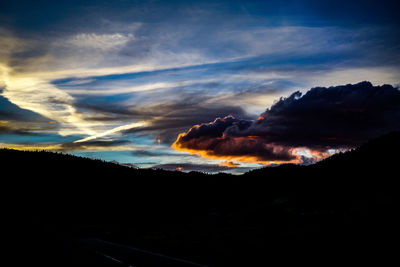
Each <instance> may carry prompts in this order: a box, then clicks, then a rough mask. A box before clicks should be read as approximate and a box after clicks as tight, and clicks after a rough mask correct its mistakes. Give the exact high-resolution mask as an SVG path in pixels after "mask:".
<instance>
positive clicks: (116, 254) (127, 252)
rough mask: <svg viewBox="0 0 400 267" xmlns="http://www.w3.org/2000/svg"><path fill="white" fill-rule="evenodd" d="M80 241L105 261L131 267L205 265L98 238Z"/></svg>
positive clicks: (196, 266)
mask: <svg viewBox="0 0 400 267" xmlns="http://www.w3.org/2000/svg"><path fill="white" fill-rule="evenodd" d="M80 243H81V244H82V245H83V246H85V247H86V248H88V249H90V250H91V251H93V252H95V253H96V254H98V255H100V256H102V257H104V258H105V259H106V260H107V261H109V262H113V263H115V264H116V265H121V266H132V267H164V266H165V267H167V266H173V267H200V266H202V267H206V266H205V265H202V264H198V263H194V262H191V261H187V260H182V259H178V258H174V257H170V256H165V255H162V254H159V253H154V252H151V251H146V250H142V249H138V248H134V247H131V246H127V245H121V244H117V243H113V242H109V241H105V240H102V239H98V238H85V239H81V240H80Z"/></svg>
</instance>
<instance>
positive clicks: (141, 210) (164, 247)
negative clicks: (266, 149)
mask: <svg viewBox="0 0 400 267" xmlns="http://www.w3.org/2000/svg"><path fill="white" fill-rule="evenodd" d="M399 153H400V133H398V132H397V133H392V134H389V135H386V136H384V137H381V138H378V139H376V140H372V141H370V142H369V143H367V144H364V145H362V146H361V147H360V148H358V149H356V150H353V151H350V152H347V153H342V154H338V155H335V156H333V157H331V158H328V159H326V160H324V161H322V162H319V163H317V164H315V165H312V166H294V165H284V166H279V167H270V168H263V169H260V170H255V171H252V172H249V173H246V174H244V175H241V176H232V175H227V174H218V175H206V174H201V173H193V172H192V173H181V172H168V171H162V170H137V169H133V168H128V167H123V166H119V165H116V164H112V163H107V162H102V161H98V160H90V159H84V158H78V157H74V156H69V155H63V154H55V153H49V152H20V151H14V150H0V162H1V168H2V172H1V184H2V187H1V188H2V204H3V205H2V207H3V208H2V243H3V246H4V245H5V247H6V249H5V251H3V252H6V253H5V256H4V257H3V259H2V260H3V261H4V262H8V261H11V262H12V263H13V264H12V265H23V264H29V265H31V266H35V265H38V266H44V265H51V266H69V265H78V264H82V265H89V264H95V265H108V264H110V265H115V266H135V267H141V266H201V265H203V266H270V265H272V266H275V265H276V264H277V263H278V264H279V265H283V264H285V263H291V264H296V265H303V264H308V265H309V264H318V265H319V266H325V265H329V264H335V265H338V264H340V265H344V264H346V265H347V264H357V265H359V264H366V263H368V264H379V265H382V264H384V263H385V262H389V261H393V260H395V261H396V262H397V261H398V259H397V254H398V252H397V245H396V244H397V242H398V238H397V233H398V228H399V224H398V220H397V216H398V213H399V206H398V205H397V198H398V194H399V193H398V191H399V188H398V185H397V183H398V181H397V180H398V179H399V166H400V161H399V159H400V157H399ZM160 254H161V255H160Z"/></svg>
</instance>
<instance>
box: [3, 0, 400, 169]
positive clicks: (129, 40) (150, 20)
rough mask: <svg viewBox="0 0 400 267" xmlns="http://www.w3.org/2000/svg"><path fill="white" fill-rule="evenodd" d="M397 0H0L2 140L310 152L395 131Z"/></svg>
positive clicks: (230, 158)
mask: <svg viewBox="0 0 400 267" xmlns="http://www.w3.org/2000/svg"><path fill="white" fill-rule="evenodd" d="M396 2H397V1H384V0H381V1H368V0H365V1H357V0H356V1H340V0H338V1H305V0H304V1H294V0H292V1H239V0H238V1H127V0H126V1H124V0H114V1H91V0H89V1H75V0H70V1H18V0H13V1H4V0H3V1H2V2H1V5H0V47H1V49H0V147H5V148H13V149H22V150H38V149H40V150H41V149H45V150H51V151H57V152H65V153H70V154H74V155H79V156H85V157H92V158H99V159H103V160H107V161H116V162H118V163H121V164H127V165H130V166H136V167H141V168H149V167H153V168H164V169H168V170H183V171H191V170H194V171H205V172H218V171H225V172H230V173H243V172H246V171H248V170H250V169H253V168H259V167H262V166H267V165H271V164H280V163H288V162H289V163H299V164H310V163H313V162H315V161H317V160H320V159H322V158H325V157H327V156H329V155H331V154H332V153H336V152H338V151H344V150H348V149H351V148H354V147H356V146H357V145H359V144H361V143H363V142H365V141H367V140H369V139H371V138H374V137H377V136H379V135H382V134H385V133H387V132H389V131H393V130H400V125H399V124H400V91H399V89H398V88H399V84H400V75H399V74H400V18H399V16H398V10H399V4H397V3H396Z"/></svg>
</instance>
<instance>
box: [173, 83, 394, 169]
mask: <svg viewBox="0 0 400 267" xmlns="http://www.w3.org/2000/svg"><path fill="white" fill-rule="evenodd" d="M399 129H400V91H399V89H398V88H394V87H393V86H391V85H383V86H373V85H372V84H371V83H370V82H361V83H358V84H354V85H352V84H348V85H343V86H335V87H329V88H326V87H315V88H312V89H310V90H309V91H307V92H306V93H305V94H304V95H303V94H302V93H301V92H295V93H293V94H291V95H290V96H289V97H287V98H281V99H280V100H279V101H277V102H276V103H275V104H274V105H272V106H271V108H269V109H267V110H266V111H265V112H264V113H262V114H261V115H260V116H259V117H258V118H257V119H256V120H242V119H237V118H235V117H233V116H227V117H224V118H217V119H215V120H214V121H213V122H210V123H202V124H200V125H195V126H193V127H192V128H191V129H189V131H187V132H185V133H182V134H180V135H179V137H178V138H177V140H176V141H175V143H174V144H173V145H172V147H173V148H174V149H176V150H181V151H188V152H191V153H194V154H198V155H201V156H203V157H207V158H217V159H234V160H237V161H242V162H260V163H270V162H300V161H301V160H302V159H301V158H302V157H301V155H299V154H298V151H299V150H300V149H308V150H309V151H311V153H313V154H315V155H319V156H321V155H326V154H325V153H327V152H328V150H330V149H350V148H353V147H355V146H357V145H359V144H361V143H363V142H365V141H367V140H369V139H371V138H374V137H377V136H379V135H382V134H385V133H387V132H390V131H394V130H399Z"/></svg>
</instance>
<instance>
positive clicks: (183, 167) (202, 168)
mask: <svg viewBox="0 0 400 267" xmlns="http://www.w3.org/2000/svg"><path fill="white" fill-rule="evenodd" d="M152 168H153V169H164V170H169V171H187V172H190V171H197V172H221V171H230V170H231V169H232V168H231V167H227V166H220V165H214V164H193V163H181V164H179V163H168V164H159V165H155V166H153V167H152ZM242 169H246V170H247V168H242Z"/></svg>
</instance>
